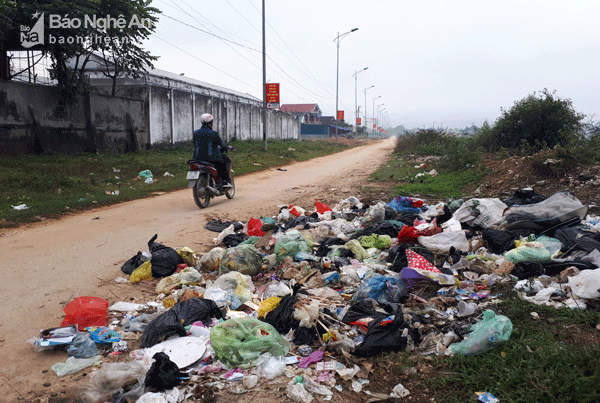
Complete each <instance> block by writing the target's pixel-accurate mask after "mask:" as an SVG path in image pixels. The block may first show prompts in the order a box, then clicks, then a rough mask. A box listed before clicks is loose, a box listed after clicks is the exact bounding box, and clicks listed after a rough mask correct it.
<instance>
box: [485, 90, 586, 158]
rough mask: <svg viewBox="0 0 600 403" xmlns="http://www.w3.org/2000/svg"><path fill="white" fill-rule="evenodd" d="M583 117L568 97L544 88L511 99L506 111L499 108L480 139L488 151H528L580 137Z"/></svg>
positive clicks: (565, 143) (562, 143) (552, 146)
mask: <svg viewBox="0 0 600 403" xmlns="http://www.w3.org/2000/svg"><path fill="white" fill-rule="evenodd" d="M584 117H585V115H583V114H580V113H578V112H576V111H575V110H574V109H573V105H572V102H571V100H570V99H561V98H559V97H557V96H556V95H555V92H553V93H550V92H549V91H548V90H546V89H544V90H543V91H542V92H541V93H540V94H536V93H535V92H534V93H533V94H531V95H528V96H527V97H526V98H523V99H522V100H520V101H517V102H515V104H514V105H513V107H512V108H510V109H509V110H508V111H507V110H504V109H502V116H500V118H498V120H496V123H495V125H494V127H493V128H491V130H490V129H488V130H486V131H485V133H484V134H483V135H482V137H481V139H480V140H481V142H482V145H484V146H485V147H486V148H487V149H489V150H491V151H497V150H499V149H500V148H502V147H504V148H509V149H520V150H521V152H525V153H527V154H531V153H533V152H536V151H539V150H542V149H544V148H546V147H549V148H554V147H555V146H557V145H559V146H566V145H567V144H568V143H569V142H572V141H573V140H574V139H581V137H582V131H583V123H582V120H583V119H584Z"/></svg>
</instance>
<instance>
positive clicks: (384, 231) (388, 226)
mask: <svg viewBox="0 0 600 403" xmlns="http://www.w3.org/2000/svg"><path fill="white" fill-rule="evenodd" d="M394 211H395V210H394ZM401 229H402V225H398V224H396V223H393V222H390V221H382V222H379V223H377V224H375V225H371V226H369V227H366V228H363V229H361V230H360V231H356V232H355V233H354V234H352V236H351V237H350V239H358V238H359V237H361V236H363V235H367V236H369V235H373V234H377V235H389V236H390V237H391V238H392V239H393V238H396V237H398V233H399V232H400V230H401Z"/></svg>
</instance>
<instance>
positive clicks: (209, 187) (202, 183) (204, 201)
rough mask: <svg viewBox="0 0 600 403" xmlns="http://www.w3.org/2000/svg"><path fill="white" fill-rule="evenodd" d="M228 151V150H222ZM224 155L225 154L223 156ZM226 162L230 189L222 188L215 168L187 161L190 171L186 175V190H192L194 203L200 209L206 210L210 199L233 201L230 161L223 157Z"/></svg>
mask: <svg viewBox="0 0 600 403" xmlns="http://www.w3.org/2000/svg"><path fill="white" fill-rule="evenodd" d="M222 151H225V152H226V151H228V150H222ZM224 155H225V154H224ZM225 158H226V160H227V170H228V171H229V177H230V178H231V187H230V188H225V189H224V188H223V184H222V181H221V178H219V175H218V173H217V168H216V167H215V166H214V165H213V164H211V163H210V162H207V161H195V160H189V161H188V162H187V163H188V164H189V166H190V170H189V171H188V173H187V180H188V188H192V193H193V195H194V201H195V202H196V204H197V205H198V207H200V208H206V207H208V205H209V204H210V199H212V198H213V197H217V196H223V195H225V197H227V198H228V199H233V196H234V195H235V183H234V182H233V177H231V160H230V159H229V157H228V156H227V155H225Z"/></svg>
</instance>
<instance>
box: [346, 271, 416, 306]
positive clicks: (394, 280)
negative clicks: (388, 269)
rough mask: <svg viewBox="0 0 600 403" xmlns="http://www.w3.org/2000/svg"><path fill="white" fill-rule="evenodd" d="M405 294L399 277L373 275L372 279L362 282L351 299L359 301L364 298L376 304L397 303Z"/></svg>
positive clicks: (405, 291)
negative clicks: (372, 300)
mask: <svg viewBox="0 0 600 403" xmlns="http://www.w3.org/2000/svg"><path fill="white" fill-rule="evenodd" d="M406 293H407V290H406V288H405V287H404V284H403V282H402V279H401V278H400V277H386V276H381V275H378V274H373V276H372V277H369V278H365V279H364V280H363V283H362V284H361V286H360V287H359V288H358V290H357V291H356V294H354V296H353V297H352V299H353V300H354V301H361V300H363V299H365V298H371V299H374V300H375V301H377V302H399V301H400V298H402V297H403V296H404V295H406Z"/></svg>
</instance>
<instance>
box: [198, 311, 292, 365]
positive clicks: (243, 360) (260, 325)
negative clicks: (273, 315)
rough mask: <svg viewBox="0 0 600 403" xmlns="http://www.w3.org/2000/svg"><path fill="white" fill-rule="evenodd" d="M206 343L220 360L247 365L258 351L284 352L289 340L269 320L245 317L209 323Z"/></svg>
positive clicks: (279, 354) (228, 363) (231, 363)
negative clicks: (209, 344)
mask: <svg viewBox="0 0 600 403" xmlns="http://www.w3.org/2000/svg"><path fill="white" fill-rule="evenodd" d="M210 343H211V345H212V347H213V348H214V350H215V355H216V356H217V358H218V359H219V360H221V362H223V363H224V364H226V365H228V366H230V367H232V368H238V367H240V368H250V367H253V366H254V365H256V362H257V361H258V359H259V357H260V356H261V355H262V354H265V353H269V354H271V355H272V356H274V357H279V356H283V355H286V354H287V353H288V351H289V350H290V345H289V343H288V342H287V341H286V340H285V339H284V338H283V337H282V336H281V335H280V334H279V332H277V330H275V328H274V327H273V326H271V325H270V324H268V323H266V322H263V321H260V320H258V319H254V318H251V317H245V318H240V319H229V320H226V321H224V322H221V323H219V324H216V325H215V326H213V328H212V329H211V330H210Z"/></svg>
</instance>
